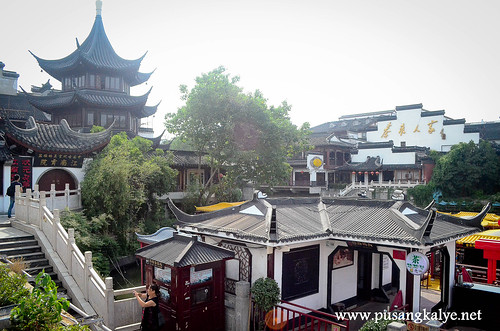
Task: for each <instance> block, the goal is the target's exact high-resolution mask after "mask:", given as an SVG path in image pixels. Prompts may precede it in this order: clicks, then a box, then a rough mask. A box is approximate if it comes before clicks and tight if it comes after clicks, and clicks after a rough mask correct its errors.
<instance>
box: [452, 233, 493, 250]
mask: <svg viewBox="0 0 500 331" xmlns="http://www.w3.org/2000/svg"><path fill="white" fill-rule="evenodd" d="M478 239H491V240H498V241H500V230H499V229H493V230H486V231H483V232H479V233H476V234H473V235H470V236H467V237H464V238H461V239H458V240H457V244H459V245H464V246H465V247H475V243H476V240H478Z"/></svg>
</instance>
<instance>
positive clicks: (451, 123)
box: [443, 118, 465, 125]
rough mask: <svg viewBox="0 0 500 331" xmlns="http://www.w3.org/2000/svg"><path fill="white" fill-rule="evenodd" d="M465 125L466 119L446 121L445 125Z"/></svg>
mask: <svg viewBox="0 0 500 331" xmlns="http://www.w3.org/2000/svg"><path fill="white" fill-rule="evenodd" d="M454 124H465V118H460V119H456V120H453V119H449V120H444V121H443V125H454Z"/></svg>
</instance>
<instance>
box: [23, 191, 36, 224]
mask: <svg viewBox="0 0 500 331" xmlns="http://www.w3.org/2000/svg"><path fill="white" fill-rule="evenodd" d="M25 198H26V200H25V203H26V219H27V220H28V223H29V224H36V223H34V222H33V218H34V217H35V216H34V215H31V189H30V188H28V189H26V197H25Z"/></svg>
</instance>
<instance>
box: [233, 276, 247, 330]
mask: <svg viewBox="0 0 500 331" xmlns="http://www.w3.org/2000/svg"><path fill="white" fill-rule="evenodd" d="M249 310H250V283H249V282H243V281H241V282H236V301H235V305H234V316H235V318H234V319H235V321H234V322H235V323H234V326H235V330H246V329H247V327H248V320H249V319H250V314H249V313H250V312H249Z"/></svg>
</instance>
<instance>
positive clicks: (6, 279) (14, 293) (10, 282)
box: [0, 264, 29, 306]
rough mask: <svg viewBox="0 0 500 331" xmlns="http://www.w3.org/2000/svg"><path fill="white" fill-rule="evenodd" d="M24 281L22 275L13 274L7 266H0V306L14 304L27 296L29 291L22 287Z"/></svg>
mask: <svg viewBox="0 0 500 331" xmlns="http://www.w3.org/2000/svg"><path fill="white" fill-rule="evenodd" d="M26 280H27V278H26V276H25V275H24V274H17V273H13V272H11V270H10V268H9V267H8V266H7V265H5V264H2V265H0V306H8V305H12V304H16V303H17V302H19V300H21V298H23V297H24V296H26V295H28V294H29V290H28V289H27V288H26V287H24V285H25V284H26Z"/></svg>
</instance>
